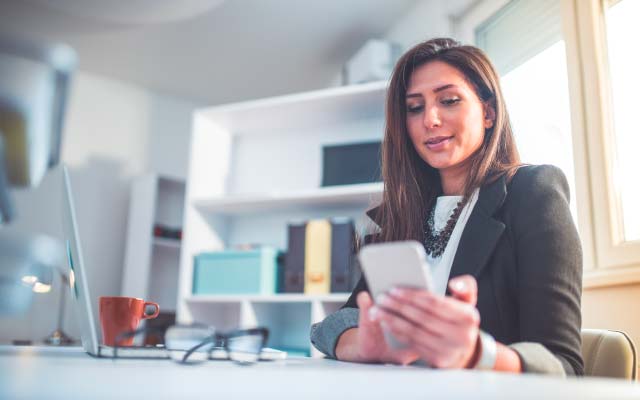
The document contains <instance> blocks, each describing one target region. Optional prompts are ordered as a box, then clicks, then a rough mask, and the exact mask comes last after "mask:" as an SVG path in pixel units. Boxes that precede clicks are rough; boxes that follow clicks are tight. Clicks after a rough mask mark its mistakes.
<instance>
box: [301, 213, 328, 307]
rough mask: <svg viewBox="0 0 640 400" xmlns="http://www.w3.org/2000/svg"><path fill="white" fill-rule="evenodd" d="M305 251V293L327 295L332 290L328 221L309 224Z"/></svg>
mask: <svg viewBox="0 0 640 400" xmlns="http://www.w3.org/2000/svg"><path fill="white" fill-rule="evenodd" d="M304 247H305V249H304V250H305V251H304V274H305V280H304V292H305V294H325V293H329V291H330V289H331V223H330V222H329V221H328V220H326V219H317V220H311V221H309V222H307V229H306V230H305V246H304Z"/></svg>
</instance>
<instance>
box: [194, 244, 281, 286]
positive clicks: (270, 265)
mask: <svg viewBox="0 0 640 400" xmlns="http://www.w3.org/2000/svg"><path fill="white" fill-rule="evenodd" d="M277 256H278V251H277V250H276V249H274V248H272V247H261V248H259V249H256V250H247V251H244V250H240V251H236V250H227V251H217V252H211V253H201V254H198V255H196V256H195V257H194V268H193V294H266V295H269V294H274V293H276V287H277V283H278V264H277Z"/></svg>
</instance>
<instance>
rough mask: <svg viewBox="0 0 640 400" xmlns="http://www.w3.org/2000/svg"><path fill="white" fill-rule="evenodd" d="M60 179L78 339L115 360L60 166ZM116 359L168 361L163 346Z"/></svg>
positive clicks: (272, 353) (268, 353) (265, 355)
mask: <svg viewBox="0 0 640 400" xmlns="http://www.w3.org/2000/svg"><path fill="white" fill-rule="evenodd" d="M62 175H63V181H64V183H63V186H64V188H63V192H64V195H63V196H64V200H63V212H62V225H63V235H64V242H65V246H66V254H67V264H68V267H69V284H70V286H71V292H72V293H71V296H72V297H73V303H74V311H75V315H76V318H77V320H78V324H79V326H80V337H81V340H82V347H83V348H84V350H85V351H86V352H87V353H89V354H90V355H92V356H94V357H108V358H112V357H113V356H114V348H113V347H110V346H105V345H103V344H100V342H99V340H98V332H97V328H96V324H95V319H94V316H93V308H92V307H91V301H92V299H93V297H91V292H90V290H89V285H88V281H87V272H86V270H85V267H84V265H85V264H84V257H83V254H82V246H81V244H80V232H79V231H78V224H77V220H76V213H75V206H74V201H73V192H72V190H71V180H70V179H69V173H68V171H67V167H66V166H62ZM117 356H118V358H151V359H158V358H169V355H168V353H167V351H166V350H165V348H164V346H162V345H156V346H127V347H118V351H117ZM286 357H287V353H286V352H284V351H280V350H276V349H271V348H264V349H263V350H262V352H261V353H260V359H261V360H282V359H285V358H286ZM210 358H211V359H227V354H226V351H225V350H224V349H220V348H216V349H214V350H213V351H212V352H211V354H210Z"/></svg>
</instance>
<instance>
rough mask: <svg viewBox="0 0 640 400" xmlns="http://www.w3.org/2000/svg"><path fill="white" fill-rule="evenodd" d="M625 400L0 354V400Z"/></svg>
mask: <svg viewBox="0 0 640 400" xmlns="http://www.w3.org/2000/svg"><path fill="white" fill-rule="evenodd" d="M392 396H393V398H396V399H402V400H404V399H413V398H423V399H424V398H431V399H454V398H460V399H469V398H474V399H495V398H510V399H513V398H517V399H527V398H530V399H541V398H544V399H562V400H566V399H574V398H580V399H605V398H606V399H631V398H635V399H638V398H640V384H637V383H630V382H624V381H618V380H612V379H594V378H569V379H558V378H552V377H545V376H536V375H513V374H500V373H493V372H478V371H442V370H430V369H425V368H417V367H399V366H391V365H364V364H353V363H345V362H339V361H334V360H324V359H311V358H290V359H288V360H283V361H272V362H262V363H259V364H256V365H253V366H240V365H237V364H234V363H232V362H229V361H211V362H207V363H204V364H199V365H195V366H186V365H180V364H177V363H175V362H172V361H170V360H122V359H120V360H112V359H99V358H93V357H90V356H88V355H87V354H85V353H83V352H82V351H81V350H80V349H74V350H67V351H55V350H49V351H47V350H43V349H42V348H15V347H9V346H0V399H5V398H7V399H13V398H20V399H22V398H47V399H75V398H135V399H154V398H208V399H220V398H234V399H237V398H247V399H278V400H281V399H287V398H304V399H324V400H330V399H337V398H366V399H389V398H391V397H392Z"/></svg>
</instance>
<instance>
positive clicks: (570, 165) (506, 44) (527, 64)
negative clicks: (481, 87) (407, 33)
mask: <svg viewBox="0 0 640 400" xmlns="http://www.w3.org/2000/svg"><path fill="white" fill-rule="evenodd" d="M476 42H477V44H478V46H479V47H481V48H483V49H484V50H485V51H486V52H487V54H488V55H489V57H490V58H491V59H492V61H493V62H494V64H495V66H496V68H497V69H498V72H499V73H500V75H501V76H502V79H501V81H502V90H503V93H504V97H505V102H506V105H507V110H508V111H509V116H510V118H511V124H512V127H513V132H514V136H515V139H516V143H517V145H518V150H519V151H520V157H521V159H522V162H524V163H530V164H553V165H555V166H557V167H559V168H560V169H562V171H563V172H564V174H565V175H566V177H567V180H568V182H569V187H570V191H571V212H572V214H573V219H574V221H575V222H576V224H577V223H578V218H577V201H576V198H577V196H576V190H575V172H574V161H573V144H572V137H571V111H570V104H569V84H568V76H567V63H566V54H565V44H564V40H563V36H562V21H561V12H560V4H559V2H558V1H557V0H537V1H526V0H516V1H512V2H510V3H508V4H507V5H506V6H504V7H502V8H501V9H500V10H499V11H498V12H497V13H495V14H494V15H493V16H492V17H491V18H490V19H488V20H487V21H486V22H484V23H483V24H481V25H480V26H479V27H478V29H476Z"/></svg>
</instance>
